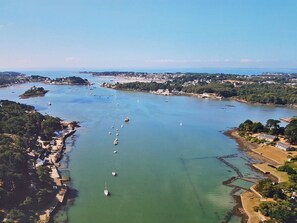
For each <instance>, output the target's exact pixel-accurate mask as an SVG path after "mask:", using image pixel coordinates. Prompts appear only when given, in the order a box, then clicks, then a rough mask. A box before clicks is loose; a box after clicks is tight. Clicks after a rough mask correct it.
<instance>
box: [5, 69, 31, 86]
mask: <svg viewBox="0 0 297 223" xmlns="http://www.w3.org/2000/svg"><path fill="white" fill-rule="evenodd" d="M27 81H28V79H27V78H26V77H25V75H24V74H21V73H18V72H0V86H8V85H11V84H16V83H17V84H21V83H25V82H27Z"/></svg>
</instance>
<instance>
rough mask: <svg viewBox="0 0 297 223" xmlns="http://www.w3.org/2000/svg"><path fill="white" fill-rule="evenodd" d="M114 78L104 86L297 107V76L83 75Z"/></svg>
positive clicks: (221, 74)
mask: <svg viewBox="0 0 297 223" xmlns="http://www.w3.org/2000/svg"><path fill="white" fill-rule="evenodd" d="M81 73H87V74H92V75H93V76H99V77H100V76H101V77H110V80H109V81H108V82H106V83H103V84H102V86H103V87H107V88H113V89H118V90H132V91H144V92H150V93H154V94H160V95H166V96H170V95H189V96H197V97H201V98H217V99H222V98H225V99H233V100H238V101H241V102H250V103H260V104H271V105H285V106H292V107H297V73H282V72H279V73H270V72H266V73H262V74H260V75H236V74H223V73H215V74H210V73H179V72H178V73H145V72H118V71H114V72H81Z"/></svg>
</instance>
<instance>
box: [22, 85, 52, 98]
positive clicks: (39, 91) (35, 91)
mask: <svg viewBox="0 0 297 223" xmlns="http://www.w3.org/2000/svg"><path fill="white" fill-rule="evenodd" d="M47 92H48V91H47V90H44V88H43V87H35V86H33V87H31V88H30V89H29V90H27V91H25V93H24V94H22V95H20V97H21V98H29V97H37V96H44V95H45V94H46V93H47Z"/></svg>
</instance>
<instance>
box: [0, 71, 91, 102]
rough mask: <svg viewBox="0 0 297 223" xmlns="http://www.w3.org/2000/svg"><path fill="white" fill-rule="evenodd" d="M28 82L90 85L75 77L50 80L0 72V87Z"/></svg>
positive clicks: (86, 81)
mask: <svg viewBox="0 0 297 223" xmlns="http://www.w3.org/2000/svg"><path fill="white" fill-rule="evenodd" d="M29 82H33V83H37V82H38V83H45V84H61V85H62V84H65V85H89V84H90V83H89V81H88V80H87V79H83V78H81V77H75V76H71V77H63V78H56V79H50V78H48V77H43V76H39V75H32V76H26V75H25V74H21V73H18V72H0V87H6V86H9V85H12V84H23V83H29ZM31 90H32V89H31ZM35 90H36V89H35ZM35 90H34V91H35ZM28 93H29V94H30V93H31V94H32V95H35V93H36V92H35V93H34V92H28ZM29 96H31V95H29Z"/></svg>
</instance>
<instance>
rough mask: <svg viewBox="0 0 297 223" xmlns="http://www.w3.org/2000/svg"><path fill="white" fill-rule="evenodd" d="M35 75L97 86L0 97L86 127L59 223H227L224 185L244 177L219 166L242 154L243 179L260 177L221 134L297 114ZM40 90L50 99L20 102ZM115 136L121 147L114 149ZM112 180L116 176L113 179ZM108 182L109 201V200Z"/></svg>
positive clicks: (66, 166)
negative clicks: (69, 196) (70, 196)
mask: <svg viewBox="0 0 297 223" xmlns="http://www.w3.org/2000/svg"><path fill="white" fill-rule="evenodd" d="M34 74H41V75H45V76H50V75H51V76H53V77H59V76H72V75H77V76H82V77H84V78H87V79H89V80H91V82H93V83H94V85H92V86H58V85H44V84H40V83H29V84H22V85H16V86H11V87H7V88H1V89H0V95H1V96H0V97H1V99H9V100H14V101H18V102H21V103H25V104H30V105H33V106H35V107H36V108H37V110H38V111H39V112H41V113H43V114H49V115H52V116H58V117H60V118H62V119H65V120H75V121H79V123H80V126H81V127H80V128H78V130H77V133H76V135H75V136H74V137H73V138H72V139H70V140H69V141H67V142H68V143H67V149H68V150H69V152H68V153H67V155H66V156H65V157H64V160H63V162H62V164H63V167H62V171H67V173H68V174H70V176H71V179H72V181H71V187H72V188H73V189H74V190H76V191H77V193H76V194H75V195H76V196H75V199H74V201H73V203H72V204H71V205H69V206H68V207H67V208H66V209H64V210H63V211H62V212H60V213H58V217H56V220H55V222H63V221H65V222H71V223H89V222H100V223H114V222H129V223H140V222H141V223H152V222H153V223H164V222H171V223H180V222H183V223H192V222H197V223H212V222H222V221H223V220H224V218H225V216H226V214H227V213H228V212H229V211H230V210H232V207H233V206H234V205H235V203H234V200H233V199H232V197H231V196H230V192H231V190H232V188H230V187H227V186H225V185H223V184H222V182H223V181H225V180H227V179H229V178H230V177H232V176H236V173H235V172H234V171H233V170H232V169H231V168H230V167H228V166H226V165H225V164H224V163H222V162H221V161H220V160H218V159H217V157H218V156H225V155H230V154H237V157H233V158H228V161H230V162H231V163H232V164H233V165H235V166H236V167H237V168H239V169H240V171H241V172H242V173H243V175H244V176H257V173H255V172H254V171H253V170H251V169H250V168H249V166H248V165H246V162H247V161H246V160H245V159H244V157H245V155H244V154H242V153H241V151H239V150H238V146H237V144H236V142H235V141H233V140H232V139H230V138H228V137H226V136H225V135H224V134H223V131H225V130H228V129H230V128H233V127H237V126H238V125H239V124H240V123H241V122H243V121H245V120H246V119H251V120H253V121H261V122H265V121H266V120H267V119H269V118H272V119H279V118H282V117H291V116H293V115H296V110H294V109H289V108H282V107H270V106H259V105H249V104H243V103H239V102H234V101H225V100H221V101H220V100H208V99H198V98H194V97H182V96H172V97H166V96H158V95H152V94H148V93H139V92H127V91H116V90H112V89H106V88H101V87H100V85H99V83H101V82H102V80H101V79H100V78H97V77H92V76H90V75H87V74H78V73H71V72H66V73H65V72H51V73H38V72H34ZM33 85H36V86H42V87H44V88H45V89H47V90H49V92H48V93H47V94H46V95H45V96H44V97H35V98H29V99H19V98H18V95H20V94H22V93H23V92H24V91H25V90H27V89H28V88H29V87H31V86H33ZM48 102H51V104H52V105H51V106H49V105H48ZM126 117H129V119H130V121H129V122H128V123H125V122H124V119H125V118H126ZM121 126H122V127H121ZM116 129H118V131H116ZM109 132H111V134H109ZM116 132H118V133H119V136H116ZM116 137H117V138H118V140H119V144H118V145H117V146H115V145H113V141H114V139H115V138H116ZM114 150H117V151H118V153H117V154H114V153H113V151H114ZM112 171H115V172H117V173H118V176H116V177H114V176H112V174H111V172H112ZM105 182H106V184H107V188H108V190H109V191H110V193H111V196H109V197H106V196H104V194H103V190H104V188H105ZM235 184H238V182H236V183H235ZM239 184H240V185H241V186H247V187H248V186H249V185H250V184H248V183H239ZM59 216H60V218H59ZM231 221H232V222H239V221H240V219H239V218H233V219H232V220H231Z"/></svg>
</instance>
